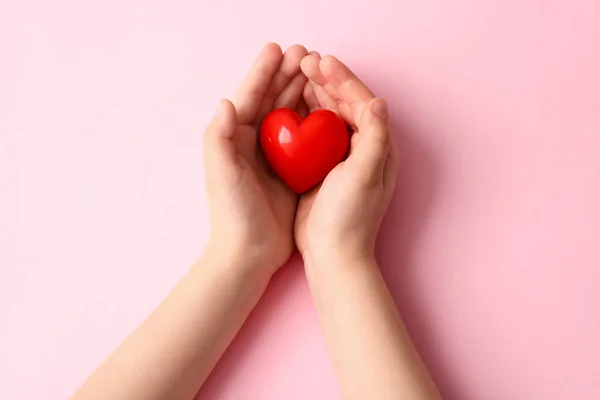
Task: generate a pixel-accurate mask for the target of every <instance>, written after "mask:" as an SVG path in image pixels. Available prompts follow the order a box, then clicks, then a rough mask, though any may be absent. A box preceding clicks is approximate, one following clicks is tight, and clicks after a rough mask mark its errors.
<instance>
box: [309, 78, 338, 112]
mask: <svg viewBox="0 0 600 400" xmlns="http://www.w3.org/2000/svg"><path fill="white" fill-rule="evenodd" d="M313 91H314V92H315V97H316V98H317V102H318V103H319V108H325V109H327V110H331V111H333V112H334V113H336V114H339V113H340V107H339V106H340V104H339V103H338V102H337V101H336V100H334V99H332V98H331V96H330V95H329V93H327V91H326V90H325V89H323V86H320V85H317V84H316V83H313Z"/></svg>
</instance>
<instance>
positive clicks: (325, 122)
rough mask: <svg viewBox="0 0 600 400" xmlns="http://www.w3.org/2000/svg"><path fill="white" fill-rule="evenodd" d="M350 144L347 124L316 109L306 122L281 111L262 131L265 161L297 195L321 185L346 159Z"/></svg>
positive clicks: (265, 121) (264, 123)
mask: <svg viewBox="0 0 600 400" xmlns="http://www.w3.org/2000/svg"><path fill="white" fill-rule="evenodd" d="M348 143H349V136H348V130H347V128H346V124H345V123H344V121H343V120H342V119H341V118H340V117H339V116H338V115H337V114H336V113H334V112H332V111H329V110H316V111H314V112H312V113H310V114H309V116H308V117H307V118H306V119H304V120H303V119H302V117H300V115H298V113H297V112H295V111H293V110H290V109H287V108H280V109H278V110H275V111H272V112H271V113H269V114H268V115H267V116H266V117H265V119H264V120H263V123H262V125H261V128H260V146H261V148H262V151H263V153H264V155H265V158H266V159H267V161H268V163H269V164H270V165H271V167H272V168H273V170H274V171H275V172H276V173H277V175H279V177H280V178H281V179H282V180H283V181H284V182H285V183H286V184H287V185H288V186H289V187H290V188H291V189H292V190H293V191H295V192H296V193H303V192H306V191H307V190H308V189H310V188H311V187H313V186H315V185H316V184H318V183H319V182H321V181H322V180H323V179H324V178H325V177H326V176H327V174H328V173H329V172H330V171H331V170H332V169H333V168H335V166H336V165H338V164H339V163H340V161H342V160H343V159H344V156H345V155H346V151H347V150H348Z"/></svg>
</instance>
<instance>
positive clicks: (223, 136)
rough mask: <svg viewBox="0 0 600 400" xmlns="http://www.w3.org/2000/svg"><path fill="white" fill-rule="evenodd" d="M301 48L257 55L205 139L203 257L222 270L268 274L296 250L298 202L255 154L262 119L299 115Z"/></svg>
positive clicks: (303, 79) (301, 103)
mask: <svg viewBox="0 0 600 400" xmlns="http://www.w3.org/2000/svg"><path fill="white" fill-rule="evenodd" d="M307 54H308V52H307V50H306V49H305V48H304V47H302V46H299V45H296V46H292V47H290V48H289V49H288V50H287V51H286V52H285V54H282V51H281V48H280V47H279V46H278V45H276V44H274V43H269V44H267V45H266V46H265V47H264V48H263V50H262V51H261V52H260V54H259V56H258V58H257V59H256V62H255V64H254V66H253V67H252V69H251V70H250V72H249V73H248V75H247V77H246V79H245V80H244V82H243V83H242V84H241V86H240V88H239V90H238V92H237V93H236V94H235V96H234V98H233V102H229V101H227V100H223V101H221V104H220V105H219V109H218V112H217V115H216V116H215V117H214V119H213V121H212V122H211V124H210V126H209V127H208V128H207V130H206V133H205V135H204V139H205V140H204V160H205V174H206V193H207V198H208V204H209V211H210V219H211V230H210V238H209V242H208V245H207V250H206V251H207V253H209V254H210V255H211V256H212V257H216V258H217V259H218V260H220V261H221V263H223V264H228V265H232V264H235V265H244V266H248V267H250V268H251V270H252V271H254V270H256V269H259V270H261V271H266V273H267V274H269V276H270V274H272V273H274V272H275V271H276V270H277V269H278V268H279V267H280V266H281V265H283V264H284V263H285V262H286V261H287V260H288V258H289V257H290V254H291V252H292V250H293V249H294V239H293V225H294V215H295V211H296V205H297V201H298V197H297V196H296V194H295V193H293V192H292V191H291V190H290V189H289V188H288V187H287V186H286V185H285V184H284V183H283V182H282V181H281V180H280V179H279V178H278V177H277V176H275V175H274V174H273V173H272V172H271V171H270V170H269V169H268V167H267V164H266V161H265V160H264V158H263V156H262V154H261V153H260V150H259V148H258V141H257V131H258V126H259V124H260V123H261V121H262V119H263V118H264V117H265V116H266V114H268V113H269V112H270V111H272V110H273V109H275V108H280V107H287V108H292V109H297V110H298V111H300V112H305V110H304V109H305V108H306V104H305V103H304V100H303V98H302V91H303V89H304V86H305V84H306V81H307V78H306V77H305V76H304V74H303V73H302V72H301V70H300V61H301V60H302V58H303V57H304V56H306V55H307Z"/></svg>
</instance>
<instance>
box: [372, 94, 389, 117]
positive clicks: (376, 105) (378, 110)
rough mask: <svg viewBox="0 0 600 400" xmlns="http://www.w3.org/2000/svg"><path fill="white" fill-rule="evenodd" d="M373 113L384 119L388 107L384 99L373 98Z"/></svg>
mask: <svg viewBox="0 0 600 400" xmlns="http://www.w3.org/2000/svg"><path fill="white" fill-rule="evenodd" d="M373 113H374V114H375V115H377V116H378V117H379V118H384V119H386V118H387V116H388V107H387V103H386V101H385V100H383V99H375V101H374V102H373Z"/></svg>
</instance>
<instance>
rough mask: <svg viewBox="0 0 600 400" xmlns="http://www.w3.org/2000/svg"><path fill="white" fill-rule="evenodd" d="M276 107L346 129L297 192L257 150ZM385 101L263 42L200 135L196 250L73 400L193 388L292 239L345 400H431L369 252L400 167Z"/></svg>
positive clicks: (328, 60)
mask: <svg viewBox="0 0 600 400" xmlns="http://www.w3.org/2000/svg"><path fill="white" fill-rule="evenodd" d="M280 107H288V108H292V109H296V110H297V111H298V112H299V113H300V114H301V115H307V113H308V112H309V111H312V110H314V109H317V108H329V109H332V110H333V111H335V112H338V113H339V114H340V115H341V116H342V117H343V118H344V119H345V120H346V122H347V123H348V124H349V125H350V126H352V127H354V128H355V130H356V133H355V134H354V135H353V138H352V143H351V152H350V155H349V157H348V159H347V160H346V161H344V162H343V163H341V164H340V165H339V166H338V167H336V168H335V169H334V170H333V171H332V172H331V173H330V174H329V176H328V177H327V178H326V179H325V181H324V182H323V184H322V185H321V186H320V187H319V188H316V189H314V190H312V191H311V192H309V193H307V194H304V195H303V196H301V197H300V198H298V196H297V195H295V194H294V193H293V192H292V191H291V190H290V189H289V188H287V187H286V186H285V185H284V184H283V183H282V182H281V181H280V180H279V179H278V178H277V177H276V176H274V175H273V173H272V172H271V171H270V170H269V168H268V166H267V165H266V163H265V161H264V159H263V158H262V156H261V154H260V151H259V150H258V147H257V130H258V125H259V123H260V122H261V121H262V119H263V118H264V116H265V115H266V114H267V113H268V112H270V111H271V110H273V109H276V108H280ZM386 110H387V105H386V103H385V101H384V100H381V99H376V98H375V97H374V96H373V94H372V93H371V91H370V90H369V89H368V88H367V87H366V86H365V85H364V84H363V83H362V82H361V81H360V80H359V79H358V78H357V77H356V76H355V75H354V74H352V72H350V70H349V69H348V68H347V67H346V66H344V65H343V64H342V63H341V62H340V61H338V60H337V59H335V58H333V57H325V58H323V59H321V58H320V56H319V55H318V54H317V53H314V52H313V53H310V54H309V53H308V52H307V50H306V49H305V48H304V47H302V46H298V45H296V46H292V47H291V48H289V49H288V50H287V51H286V52H285V53H284V54H282V51H281V48H280V47H279V46H278V45H276V44H273V43H270V44H267V45H266V46H265V47H264V48H263V50H262V51H261V52H260V54H259V56H258V58H257V60H256V62H255V64H254V66H253V67H252V68H251V70H250V72H249V73H248V75H247V77H246V79H245V80H244V82H243V83H242V84H241V86H240V88H239V90H238V92H237V93H236V94H235V96H234V97H233V99H232V101H231V102H230V101H228V100H223V101H221V102H220V104H219V106H218V109H217V113H216V115H215V117H214V119H213V121H212V122H211V124H210V125H209V127H208V128H207V130H206V132H205V135H204V138H205V144H204V149H205V154H204V160H205V171H206V186H207V187H206V193H207V197H208V204H209V209H210V216H211V230H210V237H209V240H208V243H207V246H206V248H205V251H204V253H203V254H202V255H201V256H200V258H199V259H198V261H197V262H196V263H195V264H194V265H193V266H192V267H191V268H190V270H189V272H188V273H187V274H186V275H185V276H184V277H183V278H182V279H181V281H180V282H179V283H178V284H177V286H176V287H175V288H174V289H173V291H172V292H171V293H170V294H169V296H168V297H167V298H166V299H165V300H164V302H163V303H162V304H161V305H160V306H159V307H158V308H157V309H156V310H155V311H154V312H153V313H152V314H151V315H150V316H149V317H148V318H147V319H146V320H145V321H144V322H143V323H142V324H141V325H140V326H139V327H138V328H137V329H136V330H135V331H134V332H133V333H132V334H131V335H130V336H129V337H128V338H127V339H126V340H125V341H124V342H123V343H122V344H121V345H120V346H119V347H118V348H117V349H116V350H115V351H114V352H113V354H112V355H111V356H110V357H109V358H108V359H107V360H106V361H105V362H104V363H103V364H102V365H100V367H99V368H98V369H97V370H96V371H95V372H94V373H93V374H92V376H91V377H90V378H89V379H88V380H87V381H86V382H85V383H84V384H83V386H82V387H81V388H80V389H79V390H78V391H77V393H76V394H75V395H74V396H73V397H72V399H76V400H83V399H85V400H89V399H107V400H108V399H110V400H125V399H132V398H135V399H139V400H158V399H167V398H168V399H192V398H193V397H194V395H195V394H196V393H197V391H198V389H199V387H200V386H201V385H202V384H203V383H204V381H205V380H206V378H207V377H208V375H209V374H210V371H211V370H212V369H213V368H214V366H215V365H216V363H217V361H218V360H219V358H220V357H221V356H222V354H223V353H224V351H225V350H226V348H227V346H228V345H229V343H230V342H231V340H233V338H234V337H235V334H236V333H237V332H238V330H239V329H240V327H241V326H242V324H243V323H244V321H245V320H246V318H247V317H248V314H249V313H250V312H251V311H252V309H253V308H254V306H255V305H256V303H257V302H258V300H259V299H260V297H261V295H262V294H263V293H264V291H265V289H266V287H267V285H268V282H269V280H270V278H271V276H272V275H273V274H274V273H275V272H276V271H277V269H278V268H280V267H281V266H282V265H283V264H285V262H286V261H287V260H288V259H289V257H290V255H291V252H292V251H293V249H294V246H295V245H296V246H297V247H298V249H299V250H300V252H301V254H302V257H303V259H304V261H305V265H306V271H307V276H308V280H309V284H310V287H311V291H312V293H313V296H314V299H315V303H316V305H317V308H318V310H319V315H320V318H321V323H322V326H323V330H324V332H325V337H326V340H327V343H328V348H329V351H330V354H331V357H332V360H333V364H334V368H335V370H336V373H337V375H338V378H339V382H340V385H341V389H342V392H343V394H344V398H346V399H365V398H373V399H400V398H401V399H423V400H425V399H438V398H439V394H438V393H437V391H436V389H435V386H434V385H433V383H432V381H431V379H430V378H429V376H428V375H427V372H426V370H425V368H424V366H423V364H422V363H421V361H420V359H419V357H418V354H417V352H416V351H415V349H414V347H413V345H412V343H411V341H410V338H409V337H408V334H407V333H406V330H405V329H404V326H403V324H402V320H401V319H400V316H399V315H398V312H397V310H396V307H395V305H394V303H393V301H392V298H391V296H390V295H389V292H388V290H387V288H386V286H385V283H384V281H383V279H382V278H381V275H380V274H379V270H378V268H377V263H376V262H375V257H374V251H373V247H374V243H375V238H376V235H377V231H378V229H379V224H380V222H381V219H382V218H383V215H384V213H385V210H386V209H387V206H388V203H389V201H390V198H391V196H392V193H393V188H394V183H395V180H396V174H397V168H398V155H397V151H396V148H395V146H394V144H393V140H392V137H391V135H390V133H389V131H388V128H387V111H386ZM340 204H344V207H340V206H339V205H340Z"/></svg>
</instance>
